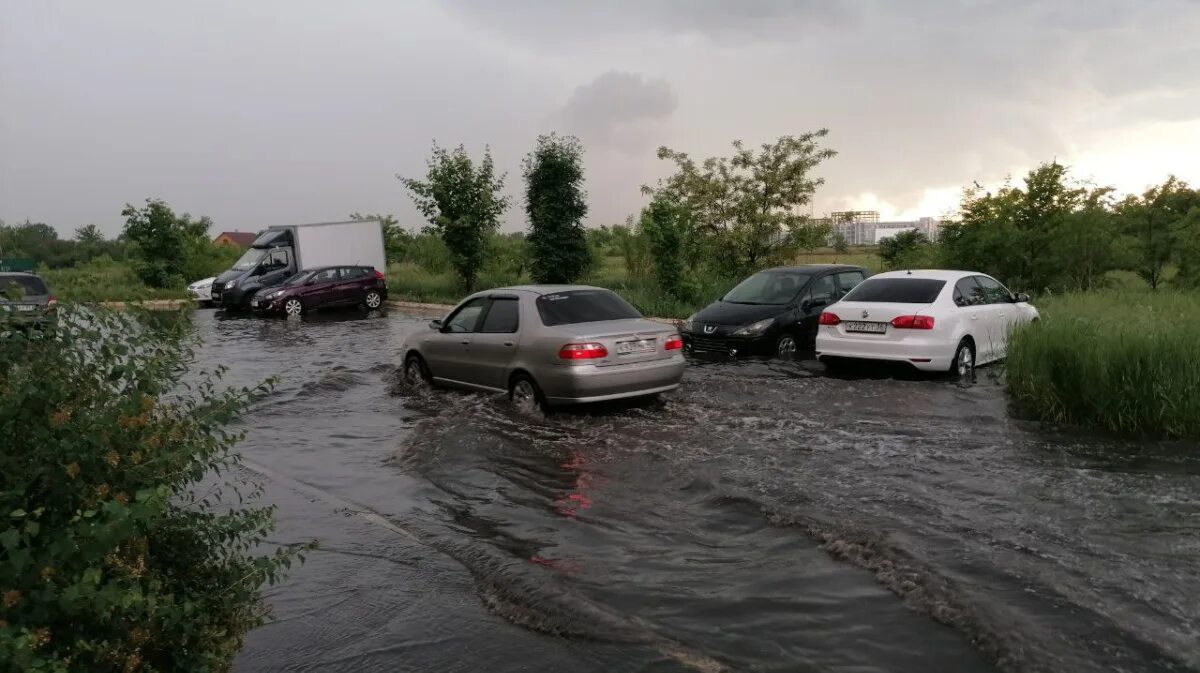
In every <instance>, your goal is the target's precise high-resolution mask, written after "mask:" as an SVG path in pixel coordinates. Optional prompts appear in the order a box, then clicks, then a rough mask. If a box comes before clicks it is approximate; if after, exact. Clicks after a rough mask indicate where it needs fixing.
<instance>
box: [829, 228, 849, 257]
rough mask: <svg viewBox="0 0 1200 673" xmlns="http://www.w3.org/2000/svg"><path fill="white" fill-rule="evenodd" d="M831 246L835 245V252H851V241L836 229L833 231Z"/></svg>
mask: <svg viewBox="0 0 1200 673" xmlns="http://www.w3.org/2000/svg"><path fill="white" fill-rule="evenodd" d="M831 247H833V250H834V252H837V253H839V254H845V253H847V252H850V243H849V241H847V240H846V237H845V235H843V234H842V232H840V231H835V232H834V233H833V245H832V246H831Z"/></svg>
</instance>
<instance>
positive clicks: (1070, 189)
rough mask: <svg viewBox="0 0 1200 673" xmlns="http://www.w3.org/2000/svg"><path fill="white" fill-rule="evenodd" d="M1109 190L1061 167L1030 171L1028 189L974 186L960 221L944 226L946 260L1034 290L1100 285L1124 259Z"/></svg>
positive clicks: (942, 240) (967, 194)
mask: <svg viewBox="0 0 1200 673" xmlns="http://www.w3.org/2000/svg"><path fill="white" fill-rule="evenodd" d="M1111 193H1112V189H1111V188H1110V187H1100V188H1093V187H1088V186H1085V185H1082V184H1080V183H1078V182H1076V181H1074V180H1073V179H1071V178H1070V176H1069V173H1068V169H1067V168H1066V167H1065V166H1063V165H1062V164H1059V163H1056V162H1052V163H1047V164H1042V165H1041V166H1039V167H1037V168H1035V169H1034V170H1032V171H1030V172H1029V174H1028V175H1027V176H1026V177H1025V181H1024V188H1023V189H1022V188H1019V187H1014V186H1012V185H1005V186H1004V187H1002V188H1001V189H1000V190H998V191H997V192H996V193H994V194H993V193H990V192H987V193H985V192H983V191H982V190H981V189H979V188H978V187H973V188H969V189H967V190H966V191H965V192H964V194H963V201H962V205H961V207H960V216H959V219H958V221H957V222H951V223H948V224H947V225H946V226H945V227H943V229H942V232H941V235H940V239H939V244H940V247H941V253H942V262H943V264H944V265H945V266H948V267H951V268H961V269H972V270H976V269H977V270H981V271H984V272H986V273H989V274H990V275H993V276H995V277H997V278H1000V279H1001V280H1003V281H1004V282H1006V283H1008V284H1009V285H1010V286H1011V287H1014V288H1018V289H1021V290H1028V291H1031V292H1041V291H1045V290H1068V289H1091V288H1094V287H1098V286H1099V285H1100V284H1101V283H1103V281H1104V278H1105V274H1106V273H1107V272H1108V271H1110V270H1112V269H1114V268H1117V266H1118V265H1119V261H1120V251H1121V244H1120V242H1119V241H1118V238H1117V236H1116V228H1117V222H1116V220H1115V219H1114V215H1113V212H1112V209H1111Z"/></svg>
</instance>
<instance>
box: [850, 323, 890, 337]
mask: <svg viewBox="0 0 1200 673" xmlns="http://www.w3.org/2000/svg"><path fill="white" fill-rule="evenodd" d="M887 325H888V324H887V323H885V322H859V321H855V320H851V321H848V322H847V323H846V331H847V332H866V333H868V334H883V333H884V332H886V331H887Z"/></svg>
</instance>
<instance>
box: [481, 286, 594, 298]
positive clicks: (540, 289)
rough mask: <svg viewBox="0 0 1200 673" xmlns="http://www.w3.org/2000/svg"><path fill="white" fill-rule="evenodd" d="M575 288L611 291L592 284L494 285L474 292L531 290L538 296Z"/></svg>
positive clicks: (569, 290) (570, 290)
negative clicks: (488, 288)
mask: <svg viewBox="0 0 1200 673" xmlns="http://www.w3.org/2000/svg"><path fill="white" fill-rule="evenodd" d="M575 290H604V291H606V292H612V290H609V289H608V288H604V287H596V286H594V285H510V286H508V287H494V288H492V289H490V290H483V291H481V292H476V294H487V293H489V292H531V293H533V294H536V295H538V296H541V295H545V294H557V293H559V292H572V291H575Z"/></svg>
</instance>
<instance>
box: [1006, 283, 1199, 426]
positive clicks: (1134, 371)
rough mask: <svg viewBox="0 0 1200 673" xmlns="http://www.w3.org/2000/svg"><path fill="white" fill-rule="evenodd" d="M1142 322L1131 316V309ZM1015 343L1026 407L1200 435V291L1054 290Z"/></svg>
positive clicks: (1038, 412)
mask: <svg viewBox="0 0 1200 673" xmlns="http://www.w3.org/2000/svg"><path fill="white" fill-rule="evenodd" d="M1131 306H1134V307H1137V319H1136V320H1131V319H1130V307H1131ZM1039 309H1040V310H1041V313H1042V318H1041V320H1039V321H1038V322H1037V323H1035V324H1033V325H1031V326H1029V327H1026V328H1023V329H1020V330H1017V331H1016V332H1015V333H1014V334H1013V335H1012V337H1011V338H1010V340H1009V344H1008V357H1007V372H1006V378H1007V383H1008V389H1009V392H1010V393H1011V395H1012V397H1013V400H1014V401H1015V402H1016V404H1017V406H1018V407H1019V408H1020V409H1021V410H1022V411H1023V412H1025V413H1027V414H1030V415H1032V416H1034V417H1036V418H1040V419H1044V420H1047V421H1054V422H1062V423H1071V424H1075V425H1084V426H1093V427H1099V428H1103V429H1106V430H1109V431H1112V432H1117V433H1122V434H1130V435H1158V436H1166V437H1187V438H1193V439H1195V438H1200V395H1197V394H1196V391H1197V390H1200V339H1197V338H1196V335H1197V334H1198V333H1200V296H1197V295H1196V294H1195V293H1187V292H1158V293H1153V292H1149V291H1147V290H1141V291H1134V292H1130V291H1125V292H1113V291H1104V292H1088V293H1075V294H1068V295H1060V296H1056V297H1047V298H1045V299H1044V300H1042V301H1041V302H1039Z"/></svg>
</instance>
